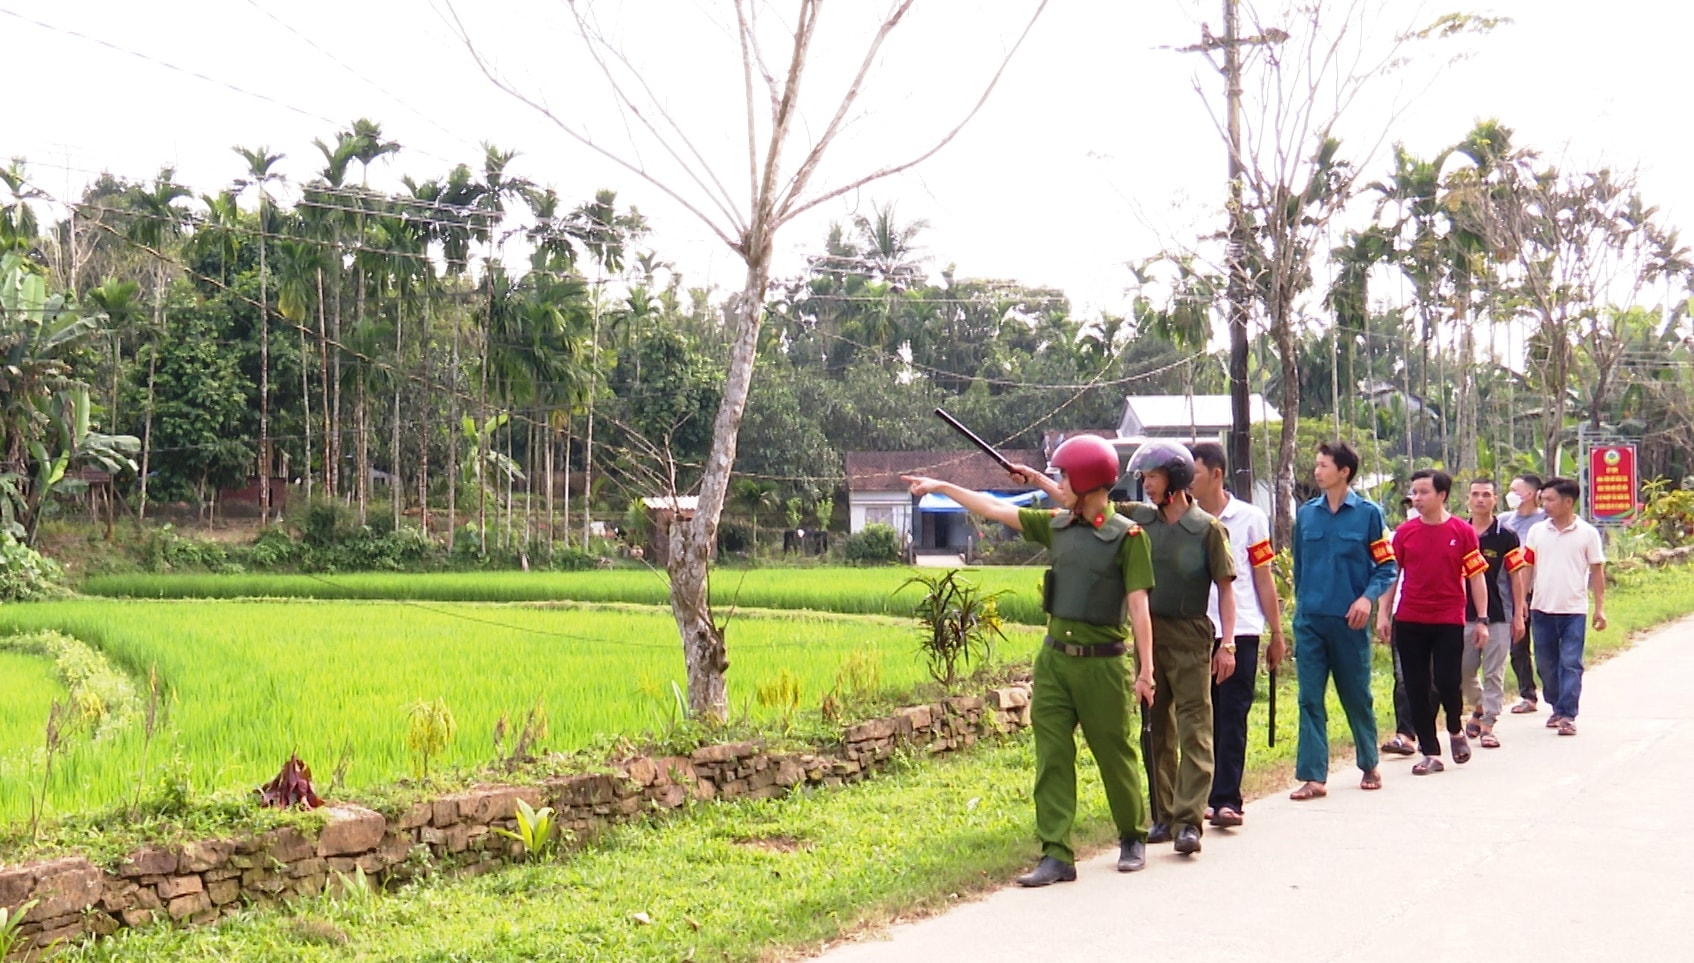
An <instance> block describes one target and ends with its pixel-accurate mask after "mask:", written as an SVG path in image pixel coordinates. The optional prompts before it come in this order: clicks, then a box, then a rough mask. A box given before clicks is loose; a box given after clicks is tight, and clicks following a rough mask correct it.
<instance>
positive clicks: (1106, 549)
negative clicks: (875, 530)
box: [905, 435, 1153, 886]
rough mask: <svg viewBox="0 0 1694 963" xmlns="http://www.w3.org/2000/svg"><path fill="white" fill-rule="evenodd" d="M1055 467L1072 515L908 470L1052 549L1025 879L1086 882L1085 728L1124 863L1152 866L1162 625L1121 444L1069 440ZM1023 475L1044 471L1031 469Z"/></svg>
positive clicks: (914, 482) (920, 484)
mask: <svg viewBox="0 0 1694 963" xmlns="http://www.w3.org/2000/svg"><path fill="white" fill-rule="evenodd" d="M1050 464H1051V465H1052V466H1053V467H1054V468H1057V469H1058V470H1059V471H1060V472H1061V476H1060V482H1059V485H1060V488H1061V489H1062V490H1063V491H1064V492H1065V493H1066V495H1067V496H1070V497H1067V499H1066V502H1067V503H1069V504H1072V509H1071V510H1070V511H1065V510H1060V511H1035V510H1030V509H1023V510H1019V509H1018V508H1017V507H1016V506H1013V505H1011V504H1008V503H1006V502H1004V501H1001V500H1000V499H998V498H995V497H994V496H992V495H987V494H984V493H982V492H975V491H970V490H968V489H964V488H961V487H959V486H958V485H952V484H948V483H947V482H942V481H937V480H935V479H933V478H924V477H921V476H910V477H907V478H906V479H905V481H906V482H907V483H908V484H910V485H911V491H912V494H913V495H919V496H921V495H927V494H930V493H932V492H939V493H941V494H943V495H946V496H947V497H949V498H951V499H953V500H954V501H956V502H958V503H959V504H960V505H962V506H964V507H965V509H966V510H967V511H970V512H972V513H973V514H976V515H980V516H982V517H984V518H987V519H989V520H991V521H996V522H1000V523H1001V524H1004V525H1006V526H1008V527H1010V528H1013V529H1016V530H1018V531H1021V532H1023V535H1024V538H1026V539H1028V540H1030V541H1033V542H1038V543H1040V544H1042V545H1045V546H1047V547H1048V549H1049V550H1050V551H1051V552H1052V556H1053V567H1052V569H1051V570H1050V571H1049V572H1048V583H1047V585H1048V591H1047V592H1046V606H1045V607H1046V609H1047V612H1048V620H1047V637H1046V638H1045V639H1044V640H1043V642H1042V645H1041V649H1040V650H1039V651H1038V652H1037V653H1036V655H1035V667H1034V674H1035V685H1034V692H1033V697H1032V699H1031V705H1030V721H1031V726H1032V728H1033V729H1034V730H1035V830H1036V835H1037V836H1038V837H1039V838H1040V840H1041V852H1042V856H1041V862H1040V864H1039V865H1037V866H1036V867H1035V869H1034V870H1032V871H1031V872H1029V873H1026V874H1024V875H1023V876H1020V877H1019V878H1018V883H1019V884H1020V885H1022V886H1046V885H1048V884H1050V883H1063V882H1070V881H1071V880H1074V879H1076V852H1075V850H1074V849H1073V848H1072V846H1071V826H1072V823H1073V822H1074V821H1075V818H1076V729H1077V726H1078V725H1079V724H1080V725H1081V727H1082V734H1083V736H1084V737H1085V738H1086V739H1087V740H1088V748H1089V750H1090V751H1091V752H1092V753H1093V754H1094V761H1095V764H1096V765H1097V766H1098V767H1099V769H1100V779H1101V781H1102V782H1103V783H1104V784H1105V790H1106V801H1107V803H1108V805H1109V806H1110V807H1111V811H1112V821H1113V822H1114V823H1115V824H1116V825H1117V830H1118V837H1119V850H1118V871H1119V872H1125V873H1128V872H1134V871H1136V870H1139V869H1141V868H1142V867H1144V866H1145V865H1146V855H1145V851H1146V841H1147V806H1146V801H1145V799H1144V797H1143V793H1142V789H1141V774H1140V771H1139V770H1140V767H1139V761H1138V757H1137V753H1136V750H1135V743H1134V742H1133V740H1131V738H1130V704H1131V701H1132V699H1136V698H1139V699H1141V700H1142V701H1144V702H1151V701H1152V699H1153V658H1152V629H1151V624H1150V621H1149V616H1148V611H1147V590H1148V589H1150V588H1152V586H1153V566H1152V560H1151V555H1150V553H1149V551H1148V540H1147V537H1146V535H1144V534H1143V533H1142V532H1141V531H1140V530H1139V528H1137V527H1136V525H1135V524H1134V523H1132V522H1130V521H1129V520H1128V519H1127V518H1125V517H1123V516H1122V515H1119V514H1118V513H1117V512H1116V511H1115V510H1114V509H1113V508H1112V504H1111V501H1110V499H1109V497H1108V493H1109V492H1110V490H1111V487H1112V485H1113V483H1115V482H1116V481H1117V479H1118V458H1117V452H1116V450H1115V449H1113V448H1112V446H1111V444H1110V443H1109V442H1107V441H1106V440H1105V439H1103V438H1098V437H1094V436H1089V435H1084V436H1078V437H1076V438H1072V439H1069V440H1067V441H1066V442H1065V443H1064V444H1062V445H1060V446H1059V448H1058V450H1056V451H1055V452H1054V453H1053V457H1052V459H1051V461H1050ZM1021 471H1022V473H1023V474H1024V475H1025V477H1031V476H1035V475H1037V474H1039V473H1037V472H1035V471H1034V470H1033V469H1028V468H1024V469H1021ZM1126 622H1128V623H1129V625H1130V626H1132V627H1133V632H1134V639H1135V652H1136V665H1137V666H1138V670H1137V672H1136V675H1135V680H1134V684H1133V687H1132V686H1131V683H1130V675H1129V671H1130V670H1129V665H1128V663H1127V662H1126V661H1125V660H1124V658H1123V655H1124V653H1125V645H1124V639H1125V637H1126V635H1127V634H1128V633H1126V632H1125V623H1126Z"/></svg>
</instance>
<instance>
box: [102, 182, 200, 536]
mask: <svg viewBox="0 0 1694 963" xmlns="http://www.w3.org/2000/svg"><path fill="white" fill-rule="evenodd" d="M175 175H176V171H175V170H173V169H172V168H169V167H166V168H163V169H161V170H160V171H159V176H157V177H155V178H153V186H152V187H151V188H146V189H143V188H139V187H138V188H135V189H133V190H132V191H131V192H130V194H129V196H128V198H127V200H128V202H129V204H130V205H131V206H133V207H134V209H135V211H136V213H137V216H136V217H135V218H133V219H131V220H130V221H129V223H128V224H127V225H126V229H125V233H126V234H127V235H128V236H129V238H130V240H132V241H135V242H136V243H138V244H140V245H142V246H143V247H144V248H145V249H146V250H148V251H149V252H151V253H152V255H153V325H152V328H151V330H150V331H149V332H148V335H149V340H152V339H154V338H157V337H159V336H161V335H163V334H165V332H166V330H167V321H166V318H165V288H166V281H167V278H166V267H167V265H168V264H169V263H170V262H169V258H170V256H171V252H170V251H169V250H167V249H168V248H169V247H170V246H171V245H172V244H174V243H175V242H176V241H177V239H178V238H179V237H181V235H182V231H183V227H184V226H185V224H186V223H187V220H188V215H187V212H185V211H184V210H183V209H182V208H180V207H178V206H177V205H176V202H177V201H179V200H181V199H182V198H185V197H190V196H192V195H191V194H190V192H189V190H188V188H186V187H184V186H182V185H181V184H178V183H176V181H175V179H174V178H175ZM113 327H114V330H117V326H116V325H114V326H113ZM157 364H158V352H157V351H149V352H148V354H147V408H146V411H145V412H144V413H143V415H142V418H143V421H142V428H141V437H142V450H141V496H140V498H141V504H140V506H139V507H138V508H137V510H136V519H137V521H144V520H145V519H146V518H147V467H148V454H149V452H148V451H147V445H148V442H149V440H150V439H151V438H152V435H153V401H154V394H153V387H154V386H153V380H154V376H155V374H156V373H157V370H158V368H157ZM113 398H114V402H113V412H112V417H113V418H114V419H115V418H116V417H117V411H116V400H115V399H116V394H115V393H114V395H113Z"/></svg>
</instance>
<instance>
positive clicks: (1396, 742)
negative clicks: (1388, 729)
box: [1382, 736, 1418, 756]
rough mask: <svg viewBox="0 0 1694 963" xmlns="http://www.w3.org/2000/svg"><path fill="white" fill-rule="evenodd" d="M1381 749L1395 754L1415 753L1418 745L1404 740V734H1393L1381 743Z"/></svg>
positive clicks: (1406, 754) (1410, 754)
mask: <svg viewBox="0 0 1694 963" xmlns="http://www.w3.org/2000/svg"><path fill="white" fill-rule="evenodd" d="M1382 751H1383V752H1386V753H1391V754H1393V755H1396V756H1412V755H1416V754H1417V751H1418V747H1417V746H1414V745H1412V744H1411V743H1410V742H1408V741H1406V739H1405V737H1404V736H1395V737H1394V738H1392V739H1390V740H1388V741H1387V742H1385V743H1383V744H1382Z"/></svg>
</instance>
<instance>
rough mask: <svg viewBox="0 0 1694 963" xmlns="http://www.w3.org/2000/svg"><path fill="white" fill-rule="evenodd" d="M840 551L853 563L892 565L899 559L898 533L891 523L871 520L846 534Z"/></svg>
mask: <svg viewBox="0 0 1694 963" xmlns="http://www.w3.org/2000/svg"><path fill="white" fill-rule="evenodd" d="M842 552H843V554H844V555H845V556H846V559H847V561H848V562H849V563H851V564H853V565H893V564H894V563H895V562H898V561H899V560H900V535H899V533H898V532H896V531H894V526H892V525H884V524H882V523H881V522H871V523H870V524H869V525H866V526H865V527H864V530H863V531H858V532H854V533H853V534H851V535H849V536H847V544H846V547H845V548H843V549H842Z"/></svg>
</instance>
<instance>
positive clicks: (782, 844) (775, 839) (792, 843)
mask: <svg viewBox="0 0 1694 963" xmlns="http://www.w3.org/2000/svg"><path fill="white" fill-rule="evenodd" d="M735 845H737V846H745V847H747V848H748V849H762V850H764V851H765V852H767V853H798V852H800V851H802V850H809V849H811V848H812V844H811V843H810V842H808V841H806V840H803V839H796V838H794V837H793V836H787V835H781V836H742V837H739V838H737V839H736V840H735Z"/></svg>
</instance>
